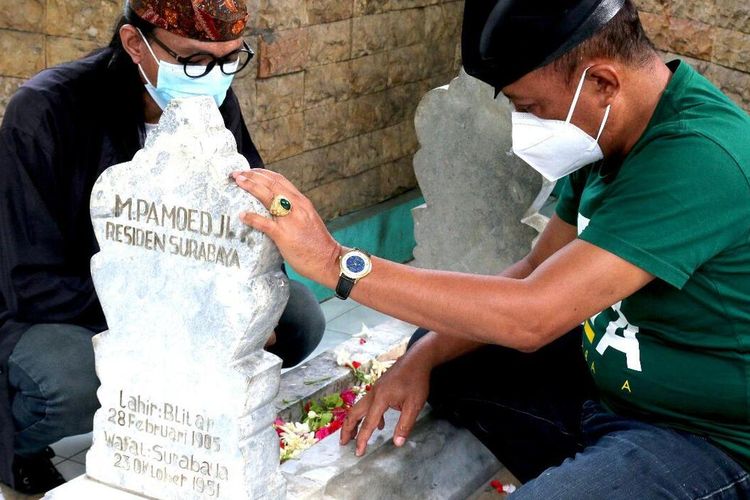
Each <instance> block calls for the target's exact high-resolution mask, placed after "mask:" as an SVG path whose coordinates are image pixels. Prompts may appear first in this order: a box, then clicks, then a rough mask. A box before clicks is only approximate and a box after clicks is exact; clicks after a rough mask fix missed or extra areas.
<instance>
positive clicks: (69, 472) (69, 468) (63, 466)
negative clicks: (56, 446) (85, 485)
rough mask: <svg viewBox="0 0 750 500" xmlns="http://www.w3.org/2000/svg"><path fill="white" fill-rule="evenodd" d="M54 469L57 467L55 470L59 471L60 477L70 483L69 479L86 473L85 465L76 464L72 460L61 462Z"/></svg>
mask: <svg viewBox="0 0 750 500" xmlns="http://www.w3.org/2000/svg"><path fill="white" fill-rule="evenodd" d="M55 467H57V470H58V471H60V474H62V477H64V478H65V480H66V481H70V480H71V479H73V478H76V477H78V476H80V475H81V474H84V473H85V472H86V466H85V465H83V464H79V463H78V462H74V461H72V460H66V461H64V462H61V463H59V464H57V465H56V466H55Z"/></svg>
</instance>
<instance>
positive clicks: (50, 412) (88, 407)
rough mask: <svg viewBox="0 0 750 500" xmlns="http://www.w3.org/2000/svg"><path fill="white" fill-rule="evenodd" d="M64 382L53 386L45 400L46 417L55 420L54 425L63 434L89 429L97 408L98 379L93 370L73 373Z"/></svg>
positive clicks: (78, 432) (77, 432)
mask: <svg viewBox="0 0 750 500" xmlns="http://www.w3.org/2000/svg"><path fill="white" fill-rule="evenodd" d="M63 380H66V382H65V383H63V384H60V385H59V386H57V387H55V388H54V390H53V392H51V393H50V394H49V398H48V400H47V418H51V419H54V420H55V427H57V428H59V429H60V433H61V434H62V435H63V436H68V435H73V434H81V433H84V432H88V431H90V430H91V427H92V422H93V418H94V413H95V412H96V410H97V409H98V408H99V399H98V398H97V395H96V391H97V389H98V388H99V379H98V377H97V376H96V374H95V373H94V372H91V373H89V374H85V375H84V374H81V373H80V372H79V373H75V374H71V378H67V379H63Z"/></svg>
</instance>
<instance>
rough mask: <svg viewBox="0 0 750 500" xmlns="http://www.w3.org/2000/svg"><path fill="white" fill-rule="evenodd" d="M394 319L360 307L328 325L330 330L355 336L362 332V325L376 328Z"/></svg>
mask: <svg viewBox="0 0 750 500" xmlns="http://www.w3.org/2000/svg"><path fill="white" fill-rule="evenodd" d="M392 319H393V318H391V317H390V316H388V315H386V314H383V313H380V312H378V311H376V310H374V309H370V308H369V307H365V306H359V307H356V308H354V309H352V310H351V311H349V312H347V313H346V314H344V315H342V316H339V317H338V318H336V319H335V320H333V321H331V322H330V323H328V329H330V330H335V331H337V332H343V333H348V334H351V335H354V334H356V333H359V332H361V331H362V325H365V326H366V327H368V328H374V327H375V326H377V325H380V324H382V323H385V322H387V321H391V320H392Z"/></svg>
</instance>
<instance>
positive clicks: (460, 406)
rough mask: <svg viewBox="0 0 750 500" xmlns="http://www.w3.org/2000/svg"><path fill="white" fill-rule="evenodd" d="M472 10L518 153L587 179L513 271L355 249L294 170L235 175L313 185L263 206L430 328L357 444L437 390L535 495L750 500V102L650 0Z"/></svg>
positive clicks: (365, 411)
mask: <svg viewBox="0 0 750 500" xmlns="http://www.w3.org/2000/svg"><path fill="white" fill-rule="evenodd" d="M464 15H465V18H464V31H463V40H462V47H463V59H464V65H465V67H466V69H467V71H468V72H469V73H470V74H472V75H474V76H476V77H478V78H480V79H482V80H484V81H486V82H488V83H490V84H491V85H493V86H495V88H496V89H497V90H498V92H500V91H501V92H502V93H504V94H505V95H506V96H507V97H508V98H510V99H511V101H512V103H513V105H514V107H515V112H514V113H513V117H512V119H513V151H514V153H515V154H516V155H518V156H519V157H521V158H522V159H524V160H525V161H526V162H527V163H529V164H530V165H531V166H532V167H534V168H535V169H536V170H538V171H539V172H540V173H542V175H544V176H545V177H547V178H548V179H549V180H557V179H561V178H565V180H564V181H562V182H563V191H562V195H561V199H560V201H559V204H558V207H557V213H556V215H555V216H553V217H552V219H551V221H550V223H549V225H548V226H547V228H546V229H545V231H544V232H543V234H542V235H541V237H540V240H539V242H538V244H537V245H536V247H535V248H534V249H533V250H532V251H531V253H530V254H529V255H528V256H527V257H526V258H524V259H523V260H521V261H520V262H518V263H516V264H514V265H513V266H511V267H510V268H509V269H507V270H506V271H505V272H503V273H502V275H501V276H473V275H465V274H459V273H447V272H439V271H429V270H422V269H413V268H409V267H406V266H401V265H398V264H394V263H391V262H388V261H385V260H382V259H377V258H370V257H368V256H367V255H366V254H364V253H361V252H353V251H351V250H348V249H343V248H342V247H341V246H340V245H339V244H338V243H337V242H336V241H334V240H333V239H332V238H331V236H330V235H329V234H328V232H327V231H326V230H325V227H324V225H323V224H322V222H320V219H319V217H317V214H316V213H315V211H314V209H313V207H312V205H311V204H310V202H309V201H308V200H307V199H306V198H304V197H303V196H302V195H301V194H300V193H299V192H298V191H297V190H296V189H295V188H294V187H293V186H292V185H291V184H290V183H289V182H288V181H287V180H286V179H284V178H283V177H281V176H279V175H278V174H274V173H272V172H257V173H256V172H247V173H241V174H240V173H238V174H236V176H235V178H236V180H237V182H238V184H239V185H240V186H242V187H243V188H245V189H246V190H247V191H249V192H250V193H252V194H253V195H255V196H256V197H258V198H259V199H260V200H262V201H264V202H265V203H267V204H268V205H271V204H272V201H273V200H275V199H276V200H278V196H279V195H281V196H283V197H285V198H286V199H287V200H288V201H290V202H291V207H292V208H291V211H290V212H288V213H283V214H282V213H279V216H277V217H274V218H271V219H268V218H264V217H261V216H258V215H252V214H247V215H245V216H244V219H243V220H244V221H245V222H246V223H247V224H249V225H251V226H253V227H255V228H257V229H259V230H261V231H264V232H266V233H267V234H268V235H270V236H271V237H272V238H273V239H274V241H276V243H277V244H278V245H279V247H280V249H281V251H282V253H283V254H284V257H285V258H286V260H287V262H289V263H290V264H291V265H292V266H294V267H295V268H296V269H297V270H298V271H299V272H300V273H301V274H303V275H306V276H308V277H310V278H311V279H314V280H316V281H318V282H320V283H323V284H325V285H326V286H329V287H331V288H333V287H336V289H337V293H339V295H341V296H343V297H346V296H348V295H349V293H351V295H352V297H354V298H355V299H356V300H357V301H358V302H361V303H364V304H366V305H368V306H370V307H373V308H375V309H378V310H380V311H383V312H385V313H387V314H390V315H393V316H395V317H398V318H401V319H403V320H405V321H409V322H411V323H413V324H421V325H423V326H425V327H426V328H427V329H429V330H422V331H420V332H419V333H418V334H417V335H416V336H415V338H414V339H413V343H412V346H411V348H410V349H409V351H408V352H407V353H406V355H405V356H404V357H403V358H401V359H400V360H399V362H398V363H396V364H395V365H394V367H393V368H391V370H390V371H389V372H388V373H387V374H386V375H385V376H384V377H383V378H382V379H381V381H380V382H379V383H378V384H377V385H376V386H375V387H374V388H373V391H372V392H371V393H370V394H369V395H368V396H366V397H365V398H364V399H363V400H362V401H361V402H360V403H358V404H357V405H356V406H355V407H354V408H353V409H352V411H351V413H350V415H349V417H348V418H347V421H346V423H345V425H344V428H343V430H342V436H341V437H342V443H344V444H345V443H347V442H348V441H350V440H351V439H352V438H353V437H354V435H355V434H356V440H357V448H356V451H357V453H358V454H362V453H364V451H365V448H366V445H367V440H368V438H369V437H370V436H371V434H372V432H373V431H374V429H375V428H376V427H377V426H378V424H379V423H381V421H382V415H383V413H384V412H385V411H386V410H387V409H388V408H394V409H397V410H399V411H401V416H400V420H399V422H398V424H397V427H396V431H395V434H394V443H395V444H396V446H401V445H403V444H404V442H405V440H406V438H407V437H408V435H409V432H410V430H411V428H412V426H413V425H414V421H415V419H416V415H417V414H418V413H419V410H420V409H421V408H422V406H423V405H424V402H425V400H426V399H427V397H428V388H430V386H431V390H429V400H430V402H431V404H432V405H433V408H434V409H435V410H436V411H438V412H440V413H441V414H443V415H445V416H447V417H449V418H451V419H452V420H454V421H455V422H457V423H460V424H462V425H465V426H467V427H468V428H469V429H470V430H471V431H472V432H474V434H475V435H477V436H478V437H479V438H480V439H482V441H483V442H485V444H487V445H488V446H489V447H490V449H491V450H492V451H493V452H494V453H495V454H496V455H497V456H498V458H499V459H500V460H501V461H502V462H503V463H505V465H506V466H508V468H509V469H510V470H511V471H512V472H514V473H515V474H516V475H517V476H518V477H519V479H521V480H522V481H523V482H524V483H525V484H524V485H523V487H521V488H520V489H519V490H518V492H517V493H515V496H514V498H515V497H518V498H535V499H549V498H566V499H567V498H569V499H583V498H591V499H603V498H606V499H620V498H622V499H632V498H649V499H650V498H686V499H688V498H689V499H697V498H702V499H707V498H712V499H714V498H748V497H750V476H748V472H747V471H748V470H750V404H748V403H749V399H748V396H749V395H750V117H748V115H747V114H746V113H745V112H743V111H742V110H740V109H739V108H738V107H737V106H736V105H735V104H734V103H732V102H731V101H730V100H729V99H727V98H726V97H725V96H724V95H723V94H722V93H721V92H720V91H719V90H717V89H716V88H715V87H714V86H713V85H712V84H711V83H709V82H708V81H707V80H706V79H704V78H703V77H702V76H700V75H699V74H698V73H696V72H695V71H694V70H693V69H692V68H690V67H689V66H688V65H687V64H686V63H684V62H680V61H674V62H671V63H669V64H664V63H663V62H662V61H661V60H660V58H659V57H658V54H657V53H656V52H655V50H654V49H653V47H652V45H651V43H650V42H649V41H648V38H647V37H646V35H645V34H644V32H643V29H642V27H641V24H640V21H639V19H638V13H637V11H636V9H635V7H634V5H633V3H632V2H631V1H630V0H560V1H558V2H547V1H542V0H496V1H488V0H466V4H465V14H464ZM568 174H570V175H568ZM566 175H567V177H565V176H566ZM488 202H491V200H488ZM287 205H288V204H287ZM448 230H449V228H446V231H448ZM571 329H573V330H572V331H571ZM566 332H571V333H566ZM487 344H494V345H487ZM581 347H582V350H581ZM519 351H520V352H519ZM592 382H593V383H592ZM360 424H361V425H360Z"/></svg>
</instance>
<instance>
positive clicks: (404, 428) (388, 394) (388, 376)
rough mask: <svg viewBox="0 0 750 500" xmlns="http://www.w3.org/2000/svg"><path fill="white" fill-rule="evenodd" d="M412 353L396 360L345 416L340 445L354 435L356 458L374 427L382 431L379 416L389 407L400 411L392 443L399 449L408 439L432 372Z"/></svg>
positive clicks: (423, 360)
mask: <svg viewBox="0 0 750 500" xmlns="http://www.w3.org/2000/svg"><path fill="white" fill-rule="evenodd" d="M415 353H416V351H409V352H407V353H406V354H405V355H404V356H402V357H401V358H400V359H399V360H398V361H396V363H395V364H394V365H393V366H392V367H391V368H389V369H388V371H387V372H385V374H384V375H383V376H382V377H381V378H380V380H378V381H377V383H376V384H375V385H374V386H373V388H372V390H371V391H370V392H369V393H367V395H365V397H364V398H362V399H361V400H360V401H359V402H358V403H357V404H356V405H354V406H353V407H352V409H351V410H350V411H349V414H348V415H347V416H346V419H345V420H344V425H343V427H342V428H341V444H342V445H345V444H348V443H349V441H351V440H352V438H354V436H355V435H356V436H357V448H356V454H357V456H362V455H364V453H365V451H366V450H367V441H368V440H369V439H370V436H372V433H373V432H374V431H375V428H376V427H377V428H378V429H382V428H383V426H384V423H385V422H384V420H383V415H384V414H385V412H386V411H388V409H389V408H393V409H394V410H398V411H400V412H401V416H400V417H399V419H398V423H397V424H396V429H395V430H394V431H393V444H395V445H396V446H403V445H404V443H405V442H406V439H407V438H408V437H409V433H411V430H412V429H413V428H414V424H415V423H416V421H417V417H418V416H419V412H420V411H422V408H423V407H424V405H425V402H426V401H427V394H428V393H429V390H430V373H431V371H432V363H430V362H429V361H428V360H426V359H424V358H423V357H420V356H419V355H418V354H415ZM360 424H361V425H360Z"/></svg>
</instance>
